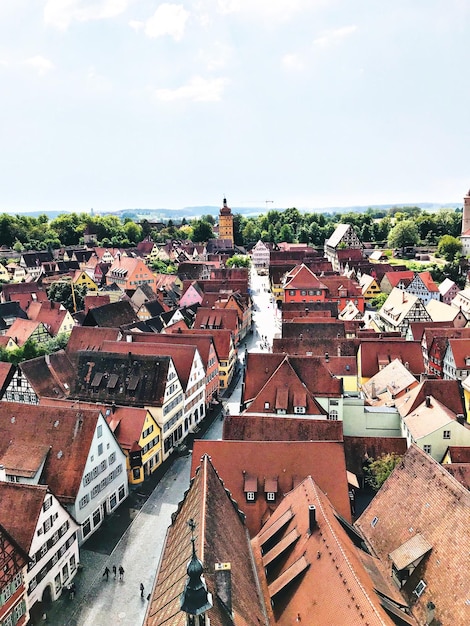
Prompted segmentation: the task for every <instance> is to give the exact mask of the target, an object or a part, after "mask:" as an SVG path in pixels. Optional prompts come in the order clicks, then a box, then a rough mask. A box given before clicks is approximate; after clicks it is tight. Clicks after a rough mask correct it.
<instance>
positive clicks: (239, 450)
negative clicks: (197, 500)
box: [191, 440, 351, 536]
mask: <svg viewBox="0 0 470 626" xmlns="http://www.w3.org/2000/svg"><path fill="white" fill-rule="evenodd" d="M206 453H207V454H209V456H210V457H211V460H212V463H213V465H214V467H215V468H216V470H217V471H218V473H219V475H220V477H221V478H222V480H223V481H224V483H225V485H226V486H227V488H228V489H229V490H230V492H231V493H232V496H233V497H234V498H235V500H236V501H237V503H238V506H239V508H240V509H241V510H242V511H243V512H244V513H245V514H246V516H247V527H248V529H249V531H250V534H251V536H253V535H254V534H256V533H257V532H258V531H259V530H260V528H261V526H262V520H263V519H266V516H269V515H270V514H271V512H272V510H274V508H275V507H276V506H277V505H278V504H279V501H282V498H283V494H285V493H287V492H288V491H290V490H291V489H292V488H293V487H294V486H295V485H296V484H298V483H299V482H300V481H301V480H303V479H304V478H305V477H306V476H312V477H313V478H314V479H315V481H316V482H317V484H318V485H319V487H320V488H321V489H322V490H323V491H324V492H325V493H328V497H329V499H330V501H331V502H332V503H334V505H335V508H336V510H337V511H338V512H339V513H340V514H341V515H342V516H343V517H345V519H347V520H350V519H351V512H350V505H349V496H348V486H347V478H346V464H345V459H344V450H343V444H342V443H341V442H330V441H287V442H286V441H262V442H260V441H253V442H251V441H207V440H197V441H195V442H194V448H193V456H192V469H191V475H193V474H194V471H195V468H196V467H197V465H198V462H199V459H200V458H201V457H202V455H203V454H206ZM244 472H246V474H247V475H249V476H256V477H258V485H263V484H264V479H265V478H266V477H271V478H273V477H275V476H277V477H278V481H279V497H278V499H277V502H276V503H268V502H267V501H266V499H265V495H264V493H261V492H259V493H258V494H257V497H256V500H255V502H247V501H246V498H245V493H244V491H243V476H244Z"/></svg>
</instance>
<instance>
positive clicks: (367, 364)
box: [359, 338, 424, 378]
mask: <svg viewBox="0 0 470 626" xmlns="http://www.w3.org/2000/svg"><path fill="white" fill-rule="evenodd" d="M397 339H398V338H397ZM359 351H360V360H361V376H362V377H363V378H372V376H375V374H377V372H378V371H379V370H380V369H381V368H383V367H384V366H385V365H387V364H388V363H391V362H392V361H394V360H395V359H398V360H399V361H401V362H402V363H403V365H405V363H408V369H409V371H410V372H411V373H412V374H414V375H415V376H419V375H420V374H422V373H423V372H424V361H423V351H422V348H421V343H420V342H419V341H402V340H401V339H398V340H397V341H395V339H394V338H391V339H378V340H367V341H362V342H361V347H360V349H359Z"/></svg>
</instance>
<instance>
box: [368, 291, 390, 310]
mask: <svg viewBox="0 0 470 626" xmlns="http://www.w3.org/2000/svg"><path fill="white" fill-rule="evenodd" d="M387 298H388V295H387V294H386V293H378V294H377V295H376V296H375V298H372V300H371V301H370V305H371V306H373V307H374V309H381V308H382V307H383V305H384V303H385V300H386V299H387Z"/></svg>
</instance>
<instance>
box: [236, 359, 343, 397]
mask: <svg viewBox="0 0 470 626" xmlns="http://www.w3.org/2000/svg"><path fill="white" fill-rule="evenodd" d="M283 361H286V363H288V364H289V365H290V366H291V367H292V369H293V371H294V372H295V373H296V375H297V377H298V378H299V379H300V380H301V382H303V383H304V384H305V386H306V388H307V389H308V391H309V392H310V393H311V394H312V396H319V397H337V396H338V397H339V396H340V395H341V392H342V381H341V379H339V378H335V377H333V376H331V374H330V372H329V370H328V368H327V366H326V365H327V364H325V359H324V358H321V357H315V356H311V357H310V356H309V357H307V356H305V357H304V356H288V355H285V354H281V353H270V354H268V353H262V352H261V353H259V352H258V353H256V352H249V353H248V354H247V355H246V361H245V363H246V370H245V381H244V382H245V385H244V388H243V392H242V402H243V403H246V402H249V401H251V400H253V399H254V398H256V396H257V395H258V394H259V392H260V391H261V389H262V388H263V387H264V386H265V385H266V383H267V382H268V380H269V379H270V378H271V377H272V376H273V374H274V373H275V371H276V370H277V369H278V367H279V366H280V365H281V363H282V362H283Z"/></svg>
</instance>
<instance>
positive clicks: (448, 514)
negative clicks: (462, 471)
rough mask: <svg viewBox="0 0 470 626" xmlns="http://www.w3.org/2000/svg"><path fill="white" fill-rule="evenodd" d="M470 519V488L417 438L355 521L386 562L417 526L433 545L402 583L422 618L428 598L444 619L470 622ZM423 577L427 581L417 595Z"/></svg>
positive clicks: (455, 624)
mask: <svg viewBox="0 0 470 626" xmlns="http://www.w3.org/2000/svg"><path fill="white" fill-rule="evenodd" d="M469 519H470V492H469V491H468V490H467V489H465V488H464V487H463V486H462V485H461V484H459V483H458V482H457V481H456V480H455V479H454V478H453V477H452V476H451V475H450V474H449V473H448V472H447V471H446V470H445V469H444V467H442V466H441V465H439V463H437V462H436V461H434V460H433V459H432V457H431V456H430V455H429V454H426V453H425V452H423V451H422V450H420V449H419V448H418V447H417V446H415V445H413V444H412V446H411V447H410V448H409V449H408V451H407V453H406V454H405V455H404V457H403V459H402V461H401V463H399V465H397V467H396V468H395V470H394V471H393V472H392V474H391V475H390V476H389V478H388V479H387V480H386V482H385V483H384V485H383V486H382V488H381V489H380V491H379V492H378V493H377V495H376V496H375V498H374V499H373V500H372V502H371V503H370V505H369V506H368V508H367V509H366V510H365V511H364V513H363V514H362V515H361V516H360V518H359V519H358V521H357V522H356V524H355V525H356V527H357V528H358V529H359V531H360V532H361V533H362V534H363V535H364V536H365V538H366V541H367V544H368V545H369V546H371V547H372V549H373V551H374V552H375V554H377V556H378V557H379V559H380V560H381V561H382V562H383V563H384V564H386V565H387V567H390V562H389V554H390V553H391V552H393V551H394V550H396V549H397V548H399V547H400V546H402V545H403V544H404V543H405V542H406V541H408V540H409V539H411V538H412V537H413V536H414V535H415V534H416V533H418V532H419V533H420V534H421V535H422V536H423V537H424V539H425V540H426V541H427V542H428V543H429V544H430V545H431V546H432V550H431V552H430V553H429V554H428V555H427V556H426V557H424V559H423V561H422V562H421V563H420V564H419V566H418V568H417V569H416V570H415V571H414V572H413V573H412V574H411V576H410V578H409V580H408V582H407V583H406V584H405V585H404V587H403V593H404V595H405V596H406V597H407V598H409V600H410V601H411V602H412V611H413V614H414V615H415V617H416V618H417V620H418V621H419V623H420V624H424V623H426V622H427V621H428V616H427V607H428V606H429V603H432V604H434V606H435V620H436V621H437V620H439V621H440V623H442V624H452V626H467V625H468V624H469V623H470V603H469V602H468V600H469V586H468V559H469V554H470V535H469V526H468V522H469ZM420 580H422V581H424V583H425V585H426V587H425V590H424V593H422V595H420V596H419V597H417V596H416V594H415V593H414V590H415V589H416V586H417V585H418V583H419V582H420Z"/></svg>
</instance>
